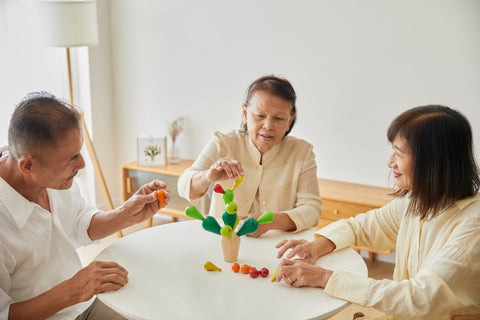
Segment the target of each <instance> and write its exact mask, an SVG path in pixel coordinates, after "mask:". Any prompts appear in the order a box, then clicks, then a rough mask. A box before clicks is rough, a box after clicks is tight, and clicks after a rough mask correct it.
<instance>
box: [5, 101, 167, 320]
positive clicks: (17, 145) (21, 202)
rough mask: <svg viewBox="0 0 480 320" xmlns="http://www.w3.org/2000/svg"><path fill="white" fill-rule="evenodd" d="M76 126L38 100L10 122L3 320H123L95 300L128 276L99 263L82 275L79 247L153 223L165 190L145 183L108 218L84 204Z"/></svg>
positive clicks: (72, 118)
mask: <svg viewBox="0 0 480 320" xmlns="http://www.w3.org/2000/svg"><path fill="white" fill-rule="evenodd" d="M79 119H80V118H79V115H78V113H77V112H76V111H75V110H74V109H72V108H71V107H70V106H69V105H68V104H67V103H65V102H63V101H61V100H59V99H57V98H56V97H54V96H52V95H50V94H48V93H34V94H30V95H29V96H27V97H26V98H25V99H24V100H23V101H22V102H21V103H20V104H19V105H18V106H17V108H16V109H15V111H14V113H13V115H12V118H11V120H10V126H9V129H8V143H9V148H8V152H7V153H6V154H5V153H4V154H3V156H2V157H1V158H0V258H1V259H0V319H46V318H49V319H69V320H71V319H123V318H122V317H121V316H120V315H118V314H115V313H114V312H113V311H112V310H110V309H108V308H107V307H106V306H105V305H103V304H102V303H101V302H99V301H98V300H95V295H96V294H98V293H102V292H106V291H112V290H118V289H120V288H122V287H123V286H124V285H125V284H126V283H127V281H128V277H127V274H128V272H127V270H125V269H124V268H123V267H122V266H120V265H118V264H117V263H115V262H102V261H95V262H92V263H91V264H90V265H88V266H87V267H85V268H82V265H81V263H80V259H79V257H78V255H77V252H76V248H77V247H79V246H82V245H87V244H90V243H92V242H93V241H95V240H99V239H102V238H104V237H106V236H108V235H110V234H113V233H115V232H117V231H118V230H120V229H123V228H125V227H128V226H130V225H133V224H136V223H139V222H142V221H144V220H146V219H148V218H150V217H151V216H153V214H155V212H157V211H158V209H159V208H160V203H159V202H158V200H157V198H156V191H157V190H165V191H166V187H167V186H166V184H165V183H164V182H161V181H153V182H151V183H148V184H146V185H144V186H142V187H141V188H140V189H139V190H138V191H137V193H136V194H135V195H134V196H133V197H131V198H130V199H129V200H128V201H127V202H125V203H124V204H123V205H122V206H120V207H118V208H117V209H115V210H112V211H110V212H103V211H99V210H98V209H96V208H94V207H92V206H89V205H87V204H86V203H85V200H84V199H83V198H82V196H81V194H80V191H79V189H78V187H77V185H76V184H75V183H74V177H75V176H76V174H77V173H78V171H79V170H80V169H82V168H83V167H84V166H85V162H84V160H83V158H82V155H81V154H80V150H81V148H82V144H83V137H82V131H81V124H80V121H79ZM165 193H166V202H168V200H169V193H168V191H166V192H165Z"/></svg>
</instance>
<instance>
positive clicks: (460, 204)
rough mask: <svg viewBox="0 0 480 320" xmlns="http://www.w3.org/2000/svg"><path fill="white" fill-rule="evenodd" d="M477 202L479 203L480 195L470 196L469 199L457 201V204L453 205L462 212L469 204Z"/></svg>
mask: <svg viewBox="0 0 480 320" xmlns="http://www.w3.org/2000/svg"><path fill="white" fill-rule="evenodd" d="M477 201H480V193H477V194H476V195H474V196H471V197H468V198H464V199H461V200H458V201H457V202H455V205H456V206H457V207H458V208H459V209H460V210H463V209H465V208H466V207H468V206H469V205H470V204H472V203H474V202H477Z"/></svg>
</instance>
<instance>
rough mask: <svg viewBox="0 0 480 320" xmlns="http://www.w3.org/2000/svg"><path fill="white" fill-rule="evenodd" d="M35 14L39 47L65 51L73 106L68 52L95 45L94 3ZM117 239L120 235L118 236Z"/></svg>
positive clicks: (44, 6)
mask: <svg viewBox="0 0 480 320" xmlns="http://www.w3.org/2000/svg"><path fill="white" fill-rule="evenodd" d="M36 7H37V13H38V17H39V22H40V30H41V36H42V40H41V41H42V43H43V44H45V45H46V46H49V47H62V48H66V54H67V68H68V89H69V94H70V104H71V105H72V107H73V108H75V106H74V103H73V85H72V69H71V62H70V48H71V47H80V46H93V45H97V44H98V30H97V11H96V4H95V1H94V0H82V1H72V0H70V1H66V0H60V1H45V0H43V1H37V2H36ZM80 113H81V114H82V116H81V124H82V132H83V139H84V141H85V147H86V148H87V151H88V154H89V156H90V160H91V161H92V165H93V168H94V170H95V177H96V179H97V182H98V184H99V186H100V189H101V191H102V195H103V198H104V200H105V203H106V206H107V209H108V210H113V203H112V199H111V197H110V193H109V192H108V188H107V184H106V182H105V178H104V176H103V172H102V169H101V167H100V163H99V162H98V158H97V153H96V152H95V148H94V146H93V142H92V139H91V138H90V134H89V132H88V129H87V126H86V124H85V119H84V117H83V113H82V112H80ZM118 235H119V236H120V237H122V236H123V234H122V231H119V232H118Z"/></svg>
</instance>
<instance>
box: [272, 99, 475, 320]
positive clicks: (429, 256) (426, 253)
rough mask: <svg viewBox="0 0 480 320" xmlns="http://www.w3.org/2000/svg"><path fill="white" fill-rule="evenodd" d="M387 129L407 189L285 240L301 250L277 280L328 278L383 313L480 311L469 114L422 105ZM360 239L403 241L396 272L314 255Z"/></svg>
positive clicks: (444, 316) (305, 282)
mask: <svg viewBox="0 0 480 320" xmlns="http://www.w3.org/2000/svg"><path fill="white" fill-rule="evenodd" d="M387 136H388V139H389V141H390V142H391V144H392V147H393V153H392V156H391V157H390V159H389V161H388V166H389V167H390V168H391V170H392V174H393V177H394V179H395V185H396V187H397V188H398V192H397V196H398V198H397V199H395V200H393V201H392V202H391V203H389V204H387V205H386V206H384V207H382V208H380V209H378V210H372V211H369V212H367V213H365V214H359V215H358V216H356V217H354V218H350V219H347V220H340V221H337V222H335V223H332V224H331V225H328V226H327V227H325V228H323V229H321V230H319V231H318V232H317V234H316V239H315V240H313V241H312V242H308V241H306V240H301V241H291V240H284V241H282V242H281V243H279V244H278V245H277V248H279V252H278V257H279V258H280V257H282V256H283V255H284V254H285V252H286V250H287V249H292V250H291V251H290V252H289V253H288V254H287V255H286V258H287V259H285V260H282V262H281V263H280V266H279V268H278V273H277V281H281V280H282V279H283V280H284V281H285V282H286V283H288V284H290V285H292V286H294V287H301V286H311V287H322V288H325V293H327V294H329V295H331V296H334V297H337V298H340V299H343V300H347V301H351V302H354V303H357V304H360V305H364V306H369V307H374V308H376V309H378V310H380V311H383V312H385V313H386V314H388V316H385V317H383V318H382V319H432V320H433V319H435V320H450V319H451V317H452V316H453V315H464V314H478V313H480V281H479V279H480V259H479V257H480V194H478V190H479V187H480V178H479V171H478V167H477V165H476V162H475V158H474V153H473V146H472V132H471V128H470V124H469V122H468V120H467V119H466V118H465V117H464V116H463V115H461V114H460V113H459V112H457V111H455V110H452V109H450V108H448V107H444V106H436V105H431V106H423V107H417V108H413V109H410V110H408V111H406V112H404V113H402V114H401V115H400V116H398V117H397V118H396V119H395V120H394V121H393V122H392V123H391V125H390V128H389V129H388V134H387ZM351 245H356V246H368V247H370V248H372V249H373V250H382V251H383V250H392V249H396V257H395V271H394V275H393V280H374V279H370V278H366V277H359V276H356V275H353V274H350V273H348V272H343V271H338V270H336V271H332V270H326V269H323V268H321V267H319V266H315V265H313V263H314V262H315V261H316V260H317V259H318V257H320V256H322V255H324V254H327V253H328V252H331V251H333V250H339V249H342V248H345V247H349V246H351ZM295 256H297V258H299V259H296V260H290V259H292V258H294V257H295ZM359 319H361V318H359Z"/></svg>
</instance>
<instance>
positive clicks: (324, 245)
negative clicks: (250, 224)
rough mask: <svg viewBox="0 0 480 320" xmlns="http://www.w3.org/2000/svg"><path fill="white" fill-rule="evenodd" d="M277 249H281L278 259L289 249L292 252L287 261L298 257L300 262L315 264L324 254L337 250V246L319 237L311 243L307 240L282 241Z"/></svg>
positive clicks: (276, 246)
mask: <svg viewBox="0 0 480 320" xmlns="http://www.w3.org/2000/svg"><path fill="white" fill-rule="evenodd" d="M275 248H277V249H279V250H278V254H277V258H281V257H282V256H283V255H284V254H285V252H286V251H287V250H288V249H291V251H290V252H289V253H288V254H287V256H286V258H287V259H292V258H293V257H295V256H297V257H298V259H299V260H302V261H303V262H306V263H310V264H314V263H315V261H317V260H318V258H320V257H321V256H323V255H324V254H327V253H330V252H332V251H333V250H335V248H336V246H335V244H334V243H333V242H332V241H331V240H329V239H327V238H325V237H323V236H319V237H318V238H317V239H315V240H313V241H312V242H309V241H307V240H303V239H302V240H288V239H285V240H282V241H281V242H279V243H278V244H277V245H275Z"/></svg>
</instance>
